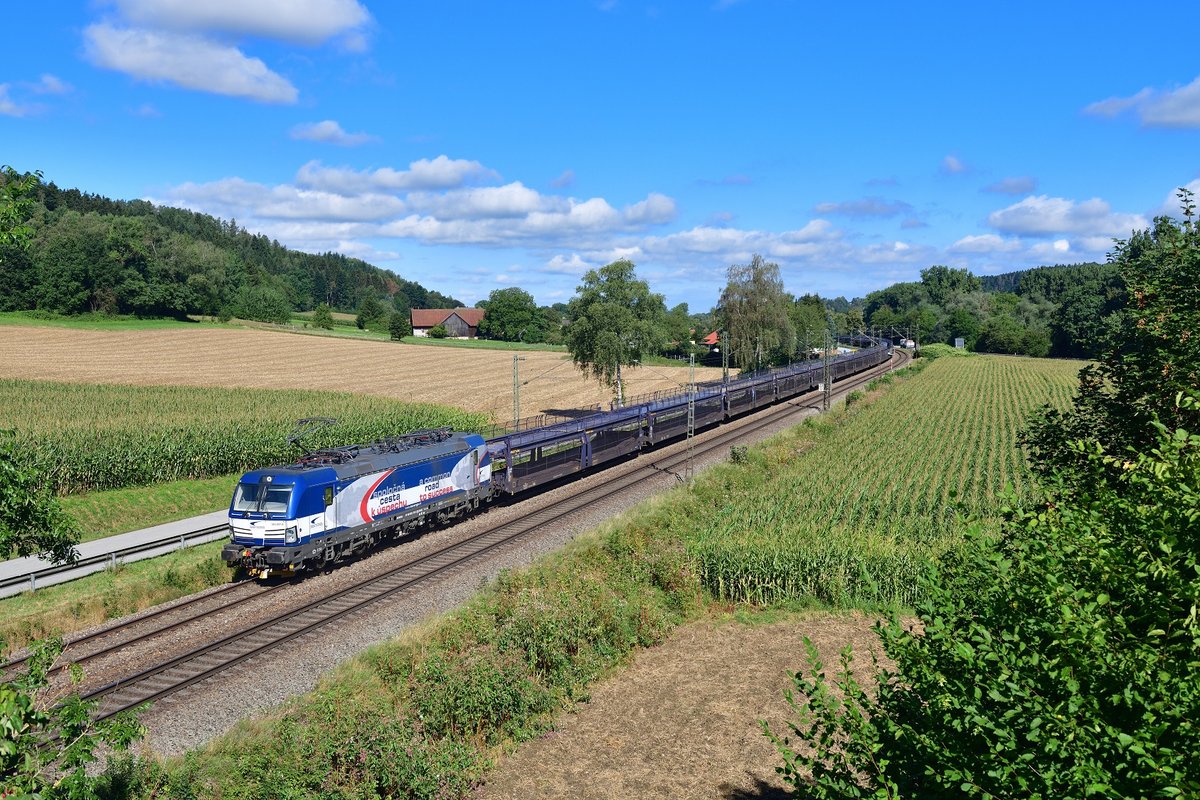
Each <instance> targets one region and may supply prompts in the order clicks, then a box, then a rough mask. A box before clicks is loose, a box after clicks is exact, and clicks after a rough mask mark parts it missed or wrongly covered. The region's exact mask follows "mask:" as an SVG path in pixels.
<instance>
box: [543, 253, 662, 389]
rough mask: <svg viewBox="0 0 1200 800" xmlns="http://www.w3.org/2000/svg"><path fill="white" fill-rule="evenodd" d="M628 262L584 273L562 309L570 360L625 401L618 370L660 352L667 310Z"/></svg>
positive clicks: (615, 262) (615, 263)
mask: <svg viewBox="0 0 1200 800" xmlns="http://www.w3.org/2000/svg"><path fill="white" fill-rule="evenodd" d="M634 270H635V267H634V265H633V262H632V261H628V260H626V259H621V260H619V261H614V262H613V263H611V264H608V265H607V266H604V267H601V268H600V269H598V270H595V269H593V270H588V272H587V274H586V275H584V276H583V283H581V284H580V285H579V287H578V288H577V289H576V295H575V297H573V298H571V302H570V304H569V305H568V307H567V316H568V317H570V319H571V322H570V324H569V325H568V326H567V329H566V334H565V337H566V344H567V349H568V350H569V351H570V353H571V360H572V361H574V362H575V365H576V366H578V367H579V369H581V370H583V371H584V372H587V373H590V374H591V375H592V377H594V378H596V379H597V380H598V381H600V382H601V383H603V384H604V385H606V386H611V387H613V388H614V389H615V390H616V393H617V401H618V402H622V401H623V399H624V394H623V392H624V389H623V384H622V376H621V368H622V367H624V366H630V365H633V364H637V363H638V362H640V361H641V360H642V359H643V358H645V357H646V356H647V355H650V354H653V353H657V352H659V351H660V350H662V347H663V344H664V340H665V337H664V335H663V317H664V316H665V315H666V306H665V304H664V303H663V296H662V295H661V294H654V293H653V292H651V291H650V287H649V285H648V284H647V283H646V282H645V281H642V280H638V279H637V275H636V274H635V271H634Z"/></svg>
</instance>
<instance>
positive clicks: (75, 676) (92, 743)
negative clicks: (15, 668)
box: [0, 639, 144, 800]
mask: <svg viewBox="0 0 1200 800" xmlns="http://www.w3.org/2000/svg"><path fill="white" fill-rule="evenodd" d="M62 648H63V643H62V640H61V639H50V640H46V641H42V642H38V643H36V644H35V645H34V646H33V648H32V656H31V657H30V659H29V661H28V662H27V666H26V668H25V671H24V673H22V674H21V675H18V676H17V677H15V678H13V679H12V680H8V681H5V682H4V683H0V797H20V798H29V800H42V798H45V800H53V799H55V798H64V799H67V798H69V799H70V800H85V798H94V797H97V796H98V793H99V790H101V789H102V788H104V787H108V786H109V785H110V780H109V778H108V777H107V776H104V775H96V774H91V773H94V772H95V770H90V769H89V767H90V766H91V765H92V764H93V763H94V762H95V761H96V759H97V751H98V750H99V749H100V748H101V747H107V748H110V749H111V750H112V751H114V752H117V753H120V752H122V751H125V750H127V749H128V748H129V746H130V745H131V744H132V743H133V742H135V741H137V740H138V739H140V738H141V736H142V735H143V733H144V729H143V728H142V726H141V724H140V723H139V722H138V720H137V715H138V713H140V712H141V711H142V710H144V709H136V710H134V711H127V712H123V713H121V714H118V715H116V716H114V717H111V718H109V719H107V720H103V721H101V722H95V721H93V719H92V716H93V714H94V712H95V706H96V702H95V701H86V700H83V699H81V698H80V697H79V696H78V694H71V695H70V696H68V697H66V698H65V699H62V700H59V701H57V702H53V701H52V697H51V696H50V695H49V694H48V693H47V692H48V687H49V685H50V673H51V670H52V668H53V667H54V666H55V662H56V660H57V658H58V656H59V654H60V653H61V652H62ZM70 675H71V682H72V684H73V685H77V684H78V683H79V681H80V680H82V678H83V672H82V670H80V669H79V668H78V667H77V666H73V668H72V669H71V671H70Z"/></svg>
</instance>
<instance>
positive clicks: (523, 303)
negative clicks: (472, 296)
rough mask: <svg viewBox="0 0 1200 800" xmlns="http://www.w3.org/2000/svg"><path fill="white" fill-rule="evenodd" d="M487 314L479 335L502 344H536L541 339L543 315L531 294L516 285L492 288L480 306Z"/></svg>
mask: <svg viewBox="0 0 1200 800" xmlns="http://www.w3.org/2000/svg"><path fill="white" fill-rule="evenodd" d="M480 306H481V307H482V308H483V309H484V310H485V311H486V312H487V313H486V314H484V317H483V319H482V320H480V322H479V335H480V336H482V337H483V338H485V339H499V340H500V341H503V342H535V341H540V340H541V339H542V338H543V334H542V315H541V312H539V311H538V306H537V302H536V301H535V300H534V299H533V295H531V294H530V293H529V292H527V291H525V290H524V289H520V288H518V287H516V286H509V287H507V288H504V289H495V290H493V291H492V293H491V294H489V295H488V299H487V300H485V301H484V302H482V303H480Z"/></svg>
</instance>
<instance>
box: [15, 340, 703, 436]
mask: <svg viewBox="0 0 1200 800" xmlns="http://www.w3.org/2000/svg"><path fill="white" fill-rule="evenodd" d="M520 355H521V356H522V357H523V358H524V359H525V360H524V361H522V362H521V364H520V374H521V380H522V382H523V384H524V385H523V386H522V387H521V415H522V416H532V415H533V414H537V413H541V412H544V411H548V410H553V409H564V408H577V407H582V406H588V405H594V404H596V403H604V404H607V403H608V401H609V400H610V399H611V394H610V392H609V390H608V389H606V388H603V387H601V386H600V385H599V384H598V383H597V382H596V381H595V380H592V379H589V378H587V377H585V376H584V375H583V374H582V373H580V372H579V370H578V369H576V368H575V367H574V365H573V364H572V363H571V361H570V358H569V357H568V356H567V355H566V354H565V353H556V352H543V351H523V352H521V353H520ZM512 356H513V352H512V351H506V350H483V349H470V348H459V347H435V346H424V345H412V344H398V343H395V342H383V341H361V340H354V339H340V338H334V337H328V336H312V335H303V334H291V333H284V332H277V331H260V330H237V329H229V328H216V327H208V326H203V325H197V326H196V328H195V329H186V328H184V329H165V330H162V329H160V330H143V331H87V330H71V329H67V328H53V327H44V328H41V327H28V326H19V325H0V378H23V379H29V380H52V381H67V382H73V383H118V384H121V383H123V384H135V385H180V386H222V387H251V388H255V387H257V388H267V389H328V390H333V391H352V392H362V393H365V394H376V395H382V396H385V397H395V398H400V399H403V400H412V401H414V402H423V403H444V404H447V405H453V406H457V407H459V408H462V409H465V410H468V411H482V412H484V413H487V414H490V415H492V416H493V418H494V419H496V420H504V419H508V418H510V417H511V416H512V406H513V401H512V394H513V370H512ZM627 377H628V386H627V391H628V392H629V393H630V394H640V393H644V392H652V391H660V390H664V389H674V388H677V387H679V386H682V385H685V384H686V383H687V381H688V369H687V368H686V367H640V368H636V369H632V370H629V371H628V372H627ZM714 377H720V370H719V369H703V368H698V369H697V370H696V380H698V381H702V380H709V379H711V378H714Z"/></svg>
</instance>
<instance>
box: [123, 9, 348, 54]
mask: <svg viewBox="0 0 1200 800" xmlns="http://www.w3.org/2000/svg"><path fill="white" fill-rule="evenodd" d="M116 5H117V7H118V8H119V9H120V10H121V12H122V14H123V15H124V16H125V18H126V19H129V20H130V21H132V22H134V23H136V24H137V25H140V26H145V27H150V28H158V29H167V30H175V31H214V32H220V33H233V34H251V35H255V36H264V37H267V38H270V39H282V40H284V41H289V42H300V43H304V44H317V43H319V42H323V41H325V40H326V39H329V38H331V37H333V36H336V35H338V34H341V33H345V32H347V31H353V30H355V29H357V28H360V27H361V26H363V25H365V24H366V23H367V22H368V21H369V20H370V18H371V17H370V14H368V13H367V10H366V9H365V8H364V7H363V6H362V5H360V4H359V3H358V2H356V0H251V1H250V2H248V1H247V0H116Z"/></svg>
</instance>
